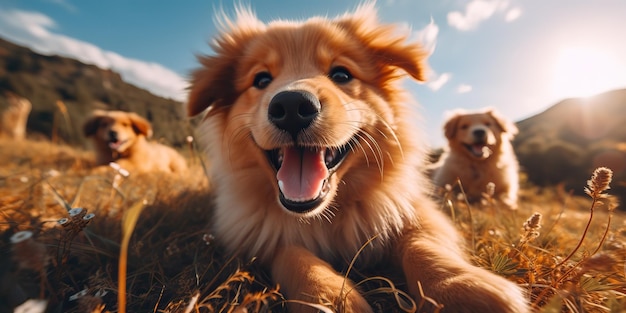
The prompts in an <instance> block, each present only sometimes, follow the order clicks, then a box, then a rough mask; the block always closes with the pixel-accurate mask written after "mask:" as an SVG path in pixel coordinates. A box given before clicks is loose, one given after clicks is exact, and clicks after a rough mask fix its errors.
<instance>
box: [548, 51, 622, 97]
mask: <svg viewBox="0 0 626 313" xmlns="http://www.w3.org/2000/svg"><path fill="white" fill-rule="evenodd" d="M552 83H553V86H552V92H553V97H555V98H557V99H558V98H560V99H564V98H571V97H589V96H593V95H595V94H598V93H601V92H604V91H608V90H611V89H618V88H626V65H625V64H624V63H623V62H622V61H620V60H619V59H618V58H617V57H615V55H613V54H612V53H611V52H609V51H604V50H601V49H597V48H593V47H568V48H564V49H562V50H561V51H560V53H559V54H558V56H557V59H556V62H555V64H554V70H553V80H552Z"/></svg>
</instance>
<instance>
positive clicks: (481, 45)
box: [0, 0, 626, 146]
mask: <svg viewBox="0 0 626 313" xmlns="http://www.w3.org/2000/svg"><path fill="white" fill-rule="evenodd" d="M239 2H242V3H244V4H248V3H249V4H250V6H251V7H252V8H253V9H254V11H256V12H257V15H258V16H259V18H260V19H261V20H264V21H269V20H272V19H275V18H283V19H304V18H307V17H310V16H313V15H325V16H331V17H332V16H336V15H339V14H342V13H344V12H346V11H350V10H352V9H353V8H355V7H356V6H357V5H358V3H359V1H352V0H318V1H306V2H304V1H302V2H301V1H286V0H284V1H279V0H265V1H232V2H231V1H226V0H221V1H215V0H204V1H198V0H187V1H148V0H141V1H139V0H137V1H121V0H107V1H79V0H30V1H23V0H3V1H2V2H1V3H0V37H3V38H5V39H8V40H11V41H14V42H17V43H19V44H23V45H26V46H28V47H30V48H32V49H34V50H36V51H38V52H40V53H44V54H59V55H64V56H70V57H73V58H77V59H79V60H81V61H83V62H85V63H91V64H96V65H98V66H100V67H103V68H111V69H113V70H115V71H117V72H119V73H121V74H122V77H123V78H124V79H125V80H127V81H129V82H131V83H134V84H136V85H139V86H140V87H143V88H146V89H148V90H150V91H152V92H153V93H155V94H158V95H163V96H167V97H171V98H175V99H178V100H182V101H184V98H185V93H184V88H185V87H186V79H187V77H188V74H189V72H190V71H191V70H192V69H193V68H195V67H196V60H195V55H196V54H202V53H210V50H209V48H208V45H207V43H208V42H209V41H210V40H211V38H212V36H213V35H214V34H215V27H214V16H215V12H217V11H220V10H221V9H222V8H223V10H224V11H225V12H227V13H232V12H233V8H234V6H235V3H239ZM376 6H377V7H378V10H379V17H380V19H381V20H382V21H384V22H390V23H398V24H402V25H406V26H408V27H410V28H411V30H412V32H413V33H414V35H413V38H414V39H415V40H419V41H422V42H423V43H424V44H425V45H428V46H430V47H433V48H434V50H433V53H432V55H431V56H430V58H429V65H430V67H431V69H432V73H431V75H430V82H428V83H426V84H414V83H407V84H406V86H407V88H408V89H409V90H410V92H411V93H412V94H413V96H414V97H415V98H416V99H417V100H418V102H419V103H420V105H421V108H420V111H421V113H422V115H423V116H424V119H423V121H421V123H423V128H424V129H425V130H426V132H428V138H429V139H430V142H431V144H432V145H434V146H439V145H442V144H443V143H444V139H443V136H442V134H441V125H442V123H443V120H444V116H445V112H447V111H449V110H452V109H456V108H465V109H477V108H482V107H486V106H491V107H495V108H497V109H498V110H499V111H501V112H502V113H503V114H504V115H505V116H507V117H509V118H510V119H512V120H520V119H523V118H526V117H529V116H531V115H533V114H536V113H539V112H541V111H543V110H544V109H546V108H547V107H549V106H550V105H552V104H554V103H556V102H557V101H559V100H561V99H564V98H567V97H580V96H591V95H593V94H596V93H600V92H603V91H607V90H610V89H616V88H626V36H625V35H624V34H623V32H624V30H626V18H625V17H626V1H623V0H596V1H589V0H465V1H461V0H379V1H378V2H377V5H376Z"/></svg>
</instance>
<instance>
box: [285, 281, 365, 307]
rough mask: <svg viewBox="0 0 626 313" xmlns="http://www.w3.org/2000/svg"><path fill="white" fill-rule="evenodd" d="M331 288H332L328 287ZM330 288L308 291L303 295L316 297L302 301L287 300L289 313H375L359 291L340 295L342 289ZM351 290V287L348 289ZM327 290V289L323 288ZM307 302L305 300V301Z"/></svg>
mask: <svg viewBox="0 0 626 313" xmlns="http://www.w3.org/2000/svg"><path fill="white" fill-rule="evenodd" d="M326 287H330V286H326ZM334 287H336V286H333V287H331V288H328V289H327V290H325V291H324V290H322V289H316V290H307V291H304V292H303V294H309V295H313V294H315V296H314V297H300V298H301V299H302V300H293V299H292V300H287V303H288V307H289V312H300V313H317V312H342V313H373V311H372V308H371V307H370V305H369V304H368V303H367V301H365V299H364V298H363V296H361V294H359V292H358V291H357V290H351V291H349V292H344V293H338V292H337V291H338V290H339V289H340V288H334ZM348 288H350V287H348ZM323 289H326V288H323ZM305 298H306V299H307V300H304V299H305ZM309 301H310V302H309Z"/></svg>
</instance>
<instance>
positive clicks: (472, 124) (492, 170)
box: [433, 108, 519, 208]
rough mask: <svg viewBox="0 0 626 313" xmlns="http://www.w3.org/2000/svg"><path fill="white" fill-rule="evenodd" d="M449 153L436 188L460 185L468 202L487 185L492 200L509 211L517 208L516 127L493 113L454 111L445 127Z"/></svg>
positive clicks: (436, 177) (437, 175) (439, 170)
mask: <svg viewBox="0 0 626 313" xmlns="http://www.w3.org/2000/svg"><path fill="white" fill-rule="evenodd" d="M444 132H445V135H446V138H447V139H448V151H446V153H444V155H443V156H442V161H441V163H440V166H438V168H437V169H436V170H435V172H434V174H433V179H434V181H435V184H436V185H438V186H442V187H443V186H444V185H446V184H450V185H453V184H454V183H455V182H456V181H457V178H458V179H459V180H460V181H461V184H462V185H463V189H464V191H465V194H466V196H467V197H468V200H470V201H476V200H479V199H481V197H482V195H483V193H485V192H486V189H487V184H489V183H493V184H494V187H495V189H494V196H495V197H496V198H497V199H500V200H502V202H503V203H504V204H505V205H507V206H508V207H509V208H516V207H517V193H518V190H519V177H518V171H519V166H518V163H517V158H516V157H515V152H514V151H513V147H512V146H511V139H513V136H514V135H515V134H517V127H515V125H514V124H513V123H511V122H509V121H508V120H506V119H505V118H503V117H502V116H500V114H498V113H497V112H496V111H495V110H494V109H490V108H489V109H484V110H481V111H476V112H465V111H457V112H455V113H453V114H452V115H451V116H450V117H449V118H448V120H447V121H446V122H445V125H444Z"/></svg>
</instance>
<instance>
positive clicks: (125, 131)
mask: <svg viewBox="0 0 626 313" xmlns="http://www.w3.org/2000/svg"><path fill="white" fill-rule="evenodd" d="M83 133H84V134H85V136H87V137H91V139H92V141H93V144H94V149H95V152H96V165H108V164H109V163H110V162H116V163H118V164H119V165H120V166H121V167H122V168H125V169H127V170H129V171H131V172H132V171H139V172H151V171H163V172H169V173H176V174H181V173H184V172H186V171H187V163H186V161H185V159H184V158H183V157H182V156H181V155H180V154H179V153H178V152H177V151H176V150H174V149H172V148H170V147H168V146H165V145H162V144H160V143H156V142H151V141H148V139H150V137H152V126H151V125H150V122H148V121H147V120H146V119H144V118H143V117H141V116H139V115H137V114H136V113H132V112H124V111H103V110H95V111H94V112H93V114H92V116H91V117H90V118H89V119H88V120H87V121H86V122H85V124H84V126H83Z"/></svg>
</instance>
